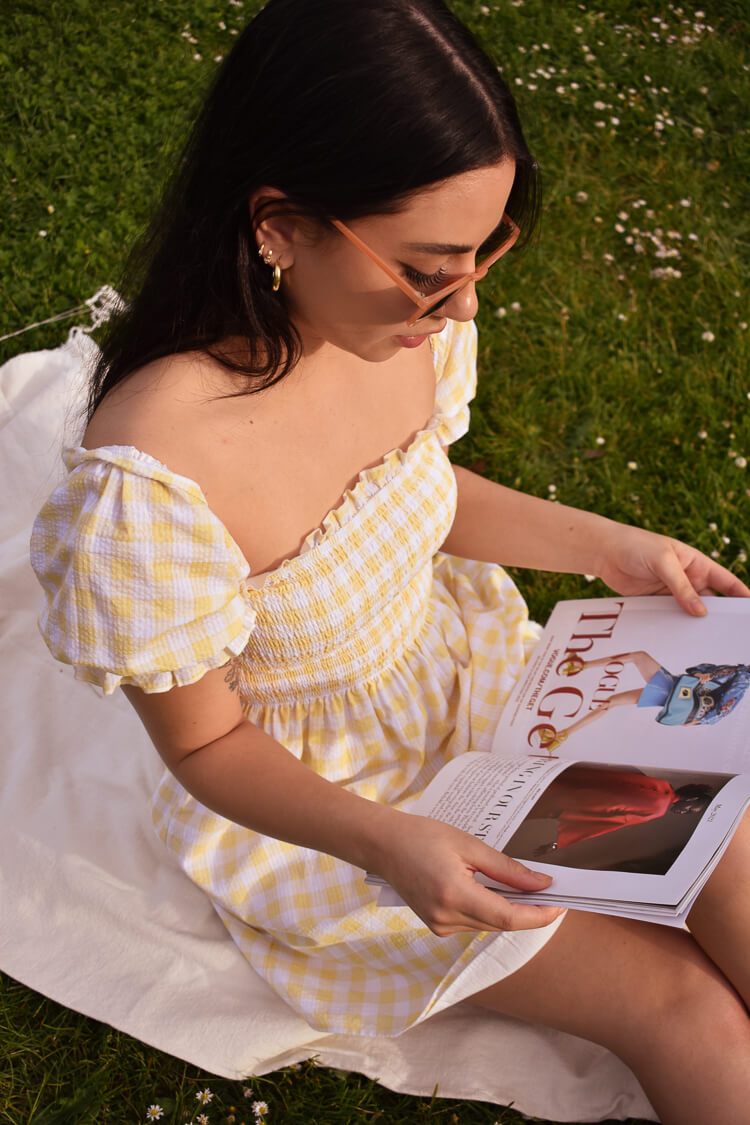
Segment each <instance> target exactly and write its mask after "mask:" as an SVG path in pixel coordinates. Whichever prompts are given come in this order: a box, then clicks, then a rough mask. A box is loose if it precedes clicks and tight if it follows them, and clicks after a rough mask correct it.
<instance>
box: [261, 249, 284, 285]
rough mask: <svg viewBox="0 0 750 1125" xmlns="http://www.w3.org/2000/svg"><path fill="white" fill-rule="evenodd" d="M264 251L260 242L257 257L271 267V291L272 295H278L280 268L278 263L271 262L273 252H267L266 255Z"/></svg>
mask: <svg viewBox="0 0 750 1125" xmlns="http://www.w3.org/2000/svg"><path fill="white" fill-rule="evenodd" d="M265 249H266V244H265V242H261V244H260V247H259V249H258V257H259V258H261V259H262V260H263V262H264V263H265V265H267V266H272V267H273V280H272V282H271V289H272V290H273V292H274V293H278V291H279V288H280V287H281V266H280V265H279V263H278V262H274V260H273V250H269V251H268V253H267V254H266V253H265Z"/></svg>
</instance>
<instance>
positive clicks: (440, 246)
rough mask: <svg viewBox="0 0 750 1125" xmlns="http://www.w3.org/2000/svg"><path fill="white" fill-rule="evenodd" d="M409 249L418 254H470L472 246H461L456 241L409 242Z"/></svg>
mask: <svg viewBox="0 0 750 1125" xmlns="http://www.w3.org/2000/svg"><path fill="white" fill-rule="evenodd" d="M406 249H407V250H413V251H415V252H416V253H418V254H441V255H442V254H469V253H471V250H472V247H471V246H459V245H457V244H456V243H455V242H407V243H406Z"/></svg>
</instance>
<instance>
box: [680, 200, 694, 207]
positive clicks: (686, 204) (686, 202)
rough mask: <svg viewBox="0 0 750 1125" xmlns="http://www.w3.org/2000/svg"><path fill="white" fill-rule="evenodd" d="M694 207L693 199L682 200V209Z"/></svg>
mask: <svg viewBox="0 0 750 1125" xmlns="http://www.w3.org/2000/svg"><path fill="white" fill-rule="evenodd" d="M692 206H693V201H692V199H681V200H680V207H692Z"/></svg>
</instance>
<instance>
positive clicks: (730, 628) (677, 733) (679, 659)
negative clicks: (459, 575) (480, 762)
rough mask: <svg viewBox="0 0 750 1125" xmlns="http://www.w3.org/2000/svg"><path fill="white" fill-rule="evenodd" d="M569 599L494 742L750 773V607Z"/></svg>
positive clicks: (563, 754) (513, 750) (552, 752)
mask: <svg viewBox="0 0 750 1125" xmlns="http://www.w3.org/2000/svg"><path fill="white" fill-rule="evenodd" d="M706 605H707V607H708V614H707V615H706V616H705V617H690V616H689V615H688V614H686V613H685V612H684V610H682V609H680V607H679V606H678V605H677V603H676V602H675V601H674V599H673V598H670V597H648V598H622V597H611V598H594V599H586V600H580V601H569V602H561V603H559V604H558V605H557V606H556V607H555V609H554V611H553V613H552V616H551V617H550V620H549V623H548V624H547V626H546V628H545V630H544V633H543V635H542V637H541V639H540V641H539V643H538V645H537V647H536V648H535V649H534V652H533V653H532V655H531V657H530V660H529V663H528V665H527V667H526V669H525V671H524V673H523V674H522V676H521V677H520V679H519V681H518V683H517V685H516V687H515V689H514V691H513V693H512V694H511V697H510V699H509V701H508V703H507V704H506V706H505V708H504V710H503V714H502V716H501V719H500V723H499V725H498V728H497V731H496V733H495V739H494V743H493V746H492V750H493V753H497V754H500V755H503V756H507V755H508V754H518V753H526V754H529V755H532V756H535V755H539V754H543V755H547V756H548V757H550V758H554V757H559V758H567V759H577V760H581V759H586V760H590V761H602V762H613V763H614V762H623V761H625V762H628V761H638V762H647V763H649V764H651V765H655V766H660V767H663V768H665V769H669V768H680V769H682V768H695V769H703V770H709V771H711V770H719V771H722V770H726V771H729V772H741V771H744V770H748V771H750V692H748V691H747V688H748V686H750V599H744V598H707V599H706Z"/></svg>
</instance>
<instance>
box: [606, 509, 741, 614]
mask: <svg viewBox="0 0 750 1125" xmlns="http://www.w3.org/2000/svg"><path fill="white" fill-rule="evenodd" d="M614 529H615V530H614V531H612V530H611V531H610V534H608V535H607V537H606V542H605V547H604V552H603V553H604V560H603V562H602V563H601V565H600V567H599V569H598V572H597V573H598V575H599V577H600V578H601V579H602V580H603V581H604V582H606V583H607V585H608V586H610V587H611V588H612V589H613V590H615V591H616V592H617V593H618V594H626V595H628V596H635V595H638V594H673V595H674V597H675V599H676V601H677V602H678V604H679V605H681V606H682V608H683V609H684V610H686V612H687V613H691V614H693V616H694V617H702V616H703V615H704V614H705V613H706V607H705V605H704V603H703V601H702V596H704V595H707V594H725V595H726V596H727V597H732V598H747V597H750V589H749V588H748V587H747V586H746V585H745V583H744V582H741V581H740V579H739V578H737V576H736V575H735V574H732V573H731V571H729V570H727V569H726V567H723V566H720V565H719V563H717V562H714V560H713V559H710V558H709V557H708V556H707V555H704V554H703V553H702V552H701V551H696V549H695V548H694V547H689V546H688V545H687V543H681V542H680V541H679V540H678V539H670V538H668V537H667V536H666V535H655V534H654V533H653V532H651V531H644V530H643V529H642V528H638V527H629V526H628V525H626V524H615V525H614Z"/></svg>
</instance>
